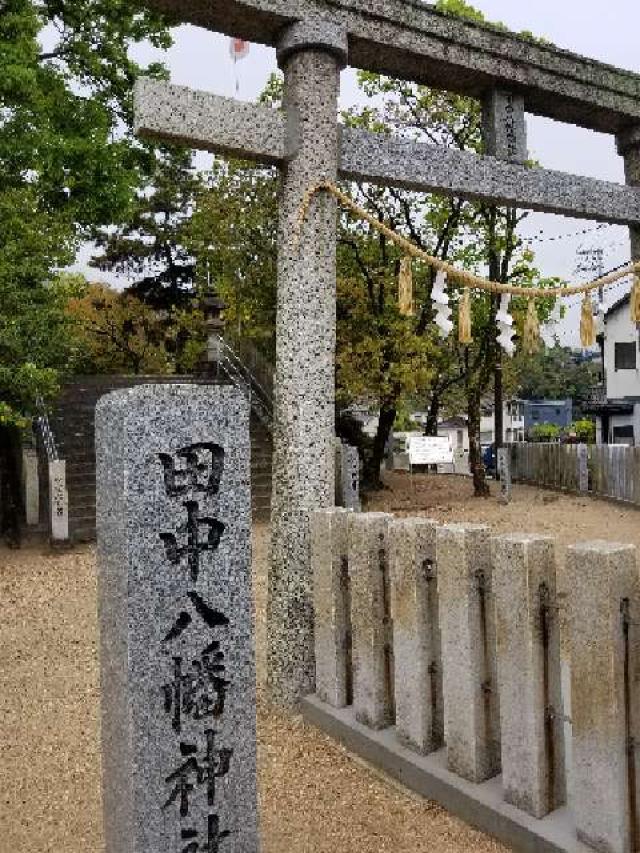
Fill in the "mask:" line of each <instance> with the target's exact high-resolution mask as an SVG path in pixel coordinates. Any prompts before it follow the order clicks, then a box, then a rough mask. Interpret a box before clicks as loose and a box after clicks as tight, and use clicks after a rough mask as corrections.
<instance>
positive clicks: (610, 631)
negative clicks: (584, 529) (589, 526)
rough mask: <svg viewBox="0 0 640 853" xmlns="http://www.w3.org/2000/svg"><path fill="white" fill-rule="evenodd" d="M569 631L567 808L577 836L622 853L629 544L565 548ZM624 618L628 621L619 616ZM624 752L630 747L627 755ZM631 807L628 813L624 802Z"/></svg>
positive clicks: (628, 718) (632, 575) (632, 670)
mask: <svg viewBox="0 0 640 853" xmlns="http://www.w3.org/2000/svg"><path fill="white" fill-rule="evenodd" d="M567 584H568V587H567V588H568V589H570V590H571V595H570V596H569V597H568V602H569V608H570V610H569V617H570V625H571V632H572V633H571V717H572V721H573V727H572V732H573V737H572V766H573V771H572V783H573V796H572V797H571V806H572V810H573V812H574V814H575V819H576V827H577V832H578V838H579V839H580V840H581V841H583V842H585V843H586V844H588V845H590V846H591V847H593V848H594V849H595V850H600V851H606V853H628V851H630V850H631V849H632V838H635V841H636V842H637V827H638V815H637V809H638V795H637V792H638V790H640V789H639V788H638V778H637V768H636V764H637V758H635V756H634V752H633V751H631V750H633V746H632V744H633V736H634V733H635V730H636V728H637V726H636V721H635V720H634V719H633V717H634V716H635V715H636V714H637V695H638V673H637V666H638V658H637V624H638V620H640V607H639V606H638V601H639V598H638V569H637V565H636V549H635V548H634V547H633V546H632V545H616V544H612V543H609V542H586V543H583V544H581V545H575V546H573V547H571V548H569V549H568V550H567ZM627 615H628V616H629V619H630V623H631V624H629V621H627V619H626V618H625V617H626V616H627ZM630 748H631V749H630ZM632 801H634V806H635V808H634V812H635V813H634V814H631V804H632Z"/></svg>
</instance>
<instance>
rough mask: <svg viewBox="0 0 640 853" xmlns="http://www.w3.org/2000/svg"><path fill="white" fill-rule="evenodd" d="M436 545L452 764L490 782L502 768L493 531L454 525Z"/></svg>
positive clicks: (470, 776) (445, 529) (439, 535)
mask: <svg viewBox="0 0 640 853" xmlns="http://www.w3.org/2000/svg"><path fill="white" fill-rule="evenodd" d="M436 542H437V546H436V558H437V564H438V599H439V609H440V630H441V641H442V669H443V693H444V717H445V723H444V730H445V732H446V740H447V762H448V766H449V769H450V770H452V771H453V772H454V773H457V775H458V776H462V777H463V778H464V779H468V780H469V781H470V782H484V781H485V780H486V779H490V778H491V777H493V776H496V775H497V774H498V773H499V772H500V702H499V695H498V680H497V669H496V627H495V617H494V603H493V593H492V582H491V545H490V541H489V528H488V527H487V526H486V525H482V524H451V525H447V526H445V527H440V528H438V532H437V538H436Z"/></svg>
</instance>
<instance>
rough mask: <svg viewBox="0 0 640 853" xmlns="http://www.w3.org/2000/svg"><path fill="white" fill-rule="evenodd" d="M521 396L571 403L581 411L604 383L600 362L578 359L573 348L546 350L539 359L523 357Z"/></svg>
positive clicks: (518, 363) (519, 371)
mask: <svg viewBox="0 0 640 853" xmlns="http://www.w3.org/2000/svg"><path fill="white" fill-rule="evenodd" d="M514 367H515V370H516V382H517V393H518V395H519V396H520V397H523V398H524V399H525V400H543V399H551V400H568V399H572V400H573V401H574V404H576V406H577V408H578V409H580V408H581V406H582V405H583V404H584V403H585V402H586V401H587V400H588V398H589V395H590V393H591V391H592V390H593V388H594V386H595V385H597V384H598V382H599V381H600V380H601V373H602V367H601V365H600V364H599V363H598V362H595V361H587V360H584V359H582V358H581V357H579V356H577V355H576V353H575V352H573V351H572V350H571V349H570V348H569V347H561V346H559V345H557V344H556V345H555V346H553V347H543V348H541V349H540V351H539V352H537V353H536V354H535V355H532V356H530V355H527V354H526V353H519V354H518V356H517V357H516V359H515V363H514Z"/></svg>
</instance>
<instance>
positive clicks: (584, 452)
mask: <svg viewBox="0 0 640 853" xmlns="http://www.w3.org/2000/svg"><path fill="white" fill-rule="evenodd" d="M576 465H577V467H578V472H577V480H578V492H579V493H580V494H581V495H586V494H588V492H589V448H588V447H587V445H586V444H579V445H578V447H577V448H576Z"/></svg>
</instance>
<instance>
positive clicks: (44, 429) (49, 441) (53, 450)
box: [34, 397, 60, 462]
mask: <svg viewBox="0 0 640 853" xmlns="http://www.w3.org/2000/svg"><path fill="white" fill-rule="evenodd" d="M36 405H37V407H38V410H39V412H40V414H39V415H38V416H37V417H36V418H35V421H34V422H35V426H36V429H37V431H38V433H39V435H40V439H41V441H42V446H43V447H44V449H45V453H46V454H47V459H48V460H49V462H58V461H59V459H60V454H59V452H58V445H57V444H56V440H55V437H54V435H53V430H52V429H51V424H50V423H49V415H48V414H47V409H46V406H45V404H44V400H43V399H42V397H38V398H37V400H36Z"/></svg>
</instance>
